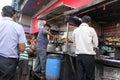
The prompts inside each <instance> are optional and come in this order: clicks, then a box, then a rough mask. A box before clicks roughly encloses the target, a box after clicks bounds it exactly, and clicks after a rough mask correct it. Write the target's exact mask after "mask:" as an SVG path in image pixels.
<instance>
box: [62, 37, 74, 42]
mask: <svg viewBox="0 0 120 80" xmlns="http://www.w3.org/2000/svg"><path fill="white" fill-rule="evenodd" d="M66 41H67V38H62V39H61V42H62V43H65V42H66ZM68 42H70V43H73V40H72V38H69V39H68Z"/></svg>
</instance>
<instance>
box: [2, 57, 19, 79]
mask: <svg viewBox="0 0 120 80" xmlns="http://www.w3.org/2000/svg"><path fill="white" fill-rule="evenodd" d="M16 66H17V59H16V58H5V57H2V56H0V80H15V75H16Z"/></svg>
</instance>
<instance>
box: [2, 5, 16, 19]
mask: <svg viewBox="0 0 120 80" xmlns="http://www.w3.org/2000/svg"><path fill="white" fill-rule="evenodd" d="M2 12H3V15H4V16H6V17H12V16H13V15H14V14H15V13H16V11H15V9H14V8H13V7H12V6H4V7H3V9H2Z"/></svg>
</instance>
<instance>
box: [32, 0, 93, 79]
mask: <svg viewBox="0 0 120 80" xmlns="http://www.w3.org/2000/svg"><path fill="white" fill-rule="evenodd" d="M93 1H94V0H85V1H83V0H55V1H53V2H50V3H49V4H48V5H46V7H43V9H41V10H40V11H39V12H38V13H36V14H35V15H34V16H33V19H32V27H31V32H33V33H34V32H38V31H39V29H40V28H41V23H39V21H41V20H45V21H46V22H47V23H49V24H50V25H51V26H52V28H51V30H52V32H53V34H54V35H55V36H56V37H57V40H53V39H51V38H49V39H50V41H49V44H48V49H47V53H48V56H52V57H57V58H58V56H59V57H60V58H61V60H62V61H61V70H60V73H61V74H60V75H59V77H60V79H61V80H75V69H74V63H75V62H72V61H73V58H72V56H75V55H74V54H73V53H74V52H72V51H73V48H72V43H71V42H72V40H71V33H70V32H69V31H72V30H73V29H74V27H72V26H70V25H69V22H66V21H65V17H66V15H64V12H65V11H69V10H71V9H76V8H79V7H83V6H85V5H87V4H89V3H91V2H93ZM78 3H79V4H78ZM68 33H70V34H68ZM71 55H72V56H71ZM48 58H49V57H48ZM51 65H52V64H51ZM51 65H50V66H51ZM47 71H48V70H47ZM53 72H55V71H53Z"/></svg>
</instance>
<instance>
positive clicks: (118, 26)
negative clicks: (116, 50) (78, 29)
mask: <svg viewBox="0 0 120 80" xmlns="http://www.w3.org/2000/svg"><path fill="white" fill-rule="evenodd" d="M102 30H103V33H104V36H106V37H109V36H110V37H111V36H112V37H118V36H120V22H116V23H109V24H107V25H105V26H104V27H103V29H102Z"/></svg>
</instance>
